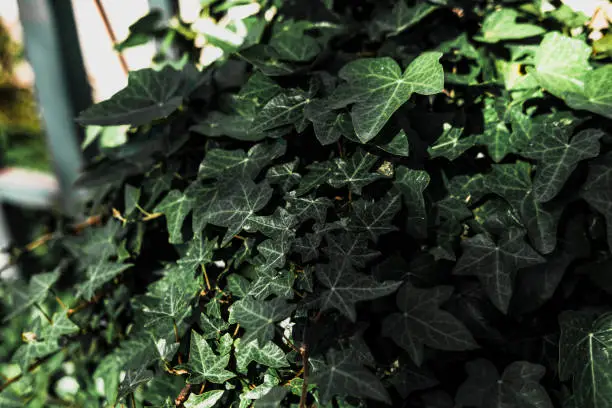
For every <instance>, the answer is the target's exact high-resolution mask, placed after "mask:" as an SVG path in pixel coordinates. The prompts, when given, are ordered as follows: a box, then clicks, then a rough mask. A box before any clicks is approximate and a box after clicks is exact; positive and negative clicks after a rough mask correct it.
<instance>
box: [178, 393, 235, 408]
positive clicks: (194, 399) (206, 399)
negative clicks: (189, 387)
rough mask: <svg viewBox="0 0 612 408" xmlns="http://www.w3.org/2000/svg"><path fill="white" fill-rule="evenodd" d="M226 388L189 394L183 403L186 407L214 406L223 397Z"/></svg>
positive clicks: (209, 407)
mask: <svg viewBox="0 0 612 408" xmlns="http://www.w3.org/2000/svg"><path fill="white" fill-rule="evenodd" d="M224 393H225V391H224V390H213V391H206V392H203V393H202V394H193V393H192V394H189V398H187V401H185V402H184V403H183V405H184V406H185V408H213V407H214V406H215V404H216V403H217V402H219V400H220V399H221V397H223V394H224Z"/></svg>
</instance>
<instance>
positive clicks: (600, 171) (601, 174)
mask: <svg viewBox="0 0 612 408" xmlns="http://www.w3.org/2000/svg"><path fill="white" fill-rule="evenodd" d="M611 192H612V154H611V153H607V154H605V155H603V156H601V157H600V158H598V159H597V160H594V161H593V162H592V163H590V164H589V175H588V178H587V180H586V182H585V183H584V185H583V186H582V192H581V196H582V197H583V198H584V199H585V200H586V201H587V202H588V203H589V204H590V205H591V206H592V207H593V208H595V209H596V210H597V211H599V212H600V213H602V214H603V216H604V217H605V218H606V228H607V230H608V246H609V248H610V250H612V197H611Z"/></svg>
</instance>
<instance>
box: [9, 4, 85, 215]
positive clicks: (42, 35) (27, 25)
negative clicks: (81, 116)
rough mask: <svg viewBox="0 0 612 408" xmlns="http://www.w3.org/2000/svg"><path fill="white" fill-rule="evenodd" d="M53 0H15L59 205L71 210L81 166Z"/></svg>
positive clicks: (72, 106)
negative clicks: (49, 154)
mask: <svg viewBox="0 0 612 408" xmlns="http://www.w3.org/2000/svg"><path fill="white" fill-rule="evenodd" d="M52 3H53V0H18V5H19V17H20V20H21V24H22V26H23V31H24V45H25V51H26V55H27V57H28V60H29V62H30V64H31V65H32V69H33V70H34V74H35V88H36V95H37V99H38V103H39V106H40V110H41V114H42V120H43V123H44V128H45V132H46V136H47V144H48V147H49V151H50V153H51V156H52V158H53V162H54V167H55V170H56V175H57V179H58V182H59V186H60V191H61V201H62V202H61V205H62V208H63V210H64V211H66V212H67V213H69V214H70V213H74V210H75V209H76V207H75V206H76V203H77V200H76V195H75V189H74V187H73V183H74V181H75V180H76V178H77V176H78V173H79V171H80V169H81V166H82V156H81V151H80V148H79V143H78V132H79V129H78V127H77V125H76V123H75V122H74V117H75V116H76V115H75V113H76V112H75V109H74V105H73V104H72V101H71V99H70V98H71V93H70V89H71V87H70V84H69V82H68V77H67V75H66V70H67V69H69V67H67V66H66V64H65V62H66V61H65V60H63V58H62V57H63V56H64V54H63V53H62V47H61V46H62V43H61V41H60V36H59V31H58V30H57V25H56V24H57V22H56V20H55V18H56V16H55V14H54V11H53V6H52ZM73 40H74V41H72V42H71V44H70V45H69V46H71V47H79V42H78V40H77V37H76V36H75V37H74V38H73ZM70 81H72V79H70Z"/></svg>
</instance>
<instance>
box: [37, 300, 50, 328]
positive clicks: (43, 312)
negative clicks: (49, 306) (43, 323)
mask: <svg viewBox="0 0 612 408" xmlns="http://www.w3.org/2000/svg"><path fill="white" fill-rule="evenodd" d="M34 307H35V308H37V309H38V311H39V312H40V313H42V314H43V316H45V319H47V321H48V322H49V324H53V319H51V317H49V315H48V314H47V312H45V310H44V309H43V308H42V307H41V306H40V305H39V304H38V303H34Z"/></svg>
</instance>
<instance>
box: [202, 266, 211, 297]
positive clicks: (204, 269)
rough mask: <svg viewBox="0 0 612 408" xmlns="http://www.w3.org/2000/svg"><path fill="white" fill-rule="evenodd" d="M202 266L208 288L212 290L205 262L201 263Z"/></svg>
mask: <svg viewBox="0 0 612 408" xmlns="http://www.w3.org/2000/svg"><path fill="white" fill-rule="evenodd" d="M200 266H201V267H202V273H203V274H204V280H205V282H206V288H207V289H208V290H209V291H210V290H211V286H210V281H209V280H208V274H207V273H206V267H205V266H204V264H203V263H202V264H200Z"/></svg>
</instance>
